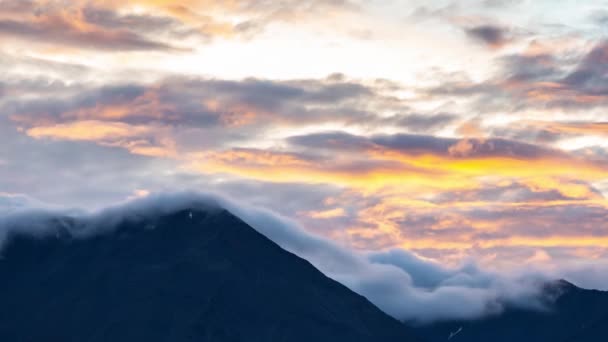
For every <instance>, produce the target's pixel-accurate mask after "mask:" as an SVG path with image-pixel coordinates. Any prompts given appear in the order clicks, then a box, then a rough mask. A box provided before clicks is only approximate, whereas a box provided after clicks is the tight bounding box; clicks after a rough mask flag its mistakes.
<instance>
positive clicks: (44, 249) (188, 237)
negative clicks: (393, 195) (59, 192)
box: [0, 208, 419, 342]
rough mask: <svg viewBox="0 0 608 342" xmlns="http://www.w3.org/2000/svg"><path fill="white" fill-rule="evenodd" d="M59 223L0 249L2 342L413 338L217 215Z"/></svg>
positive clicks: (302, 263)
mask: <svg viewBox="0 0 608 342" xmlns="http://www.w3.org/2000/svg"><path fill="white" fill-rule="evenodd" d="M65 222H67V226H63V228H61V229H55V230H54V231H55V232H56V233H55V234H45V235H44V236H32V235H28V234H19V233H14V234H12V235H11V237H10V238H9V241H8V242H7V243H6V245H5V247H4V249H3V251H2V254H3V256H4V258H3V259H2V260H1V261H0V277H2V278H6V279H7V281H3V282H2V283H1V284H0V306H2V307H4V308H7V309H6V310H3V313H0V337H4V338H3V340H11V341H36V340H41V339H46V340H48V339H49V338H50V339H54V340H62V341H107V340H113V341H132V340H147V341H192V340H198V341H269V340H272V341H310V340H314V339H320V340H332V341H361V342H367V341H370V342H371V341H387V342H388V341H406V342H407V341H412V342H413V341H419V339H418V338H417V337H416V336H415V334H414V333H413V332H412V331H411V330H410V329H409V328H407V327H406V326H404V325H402V324H401V323H400V322H398V321H396V320H395V319H393V318H392V317H389V316H388V315H386V314H385V313H383V312H382V311H380V310H379V309H378V308H376V307H375V306H374V305H373V304H371V302H369V301H368V300H367V299H365V297H363V296H360V295H358V294H356V293H354V292H352V291H351V290H349V289H348V288H347V287H345V286H344V285H342V284H339V283H337V282H335V281H333V280H331V279H330V278H328V277H327V276H325V275H323V274H322V273H321V272H320V271H318V270H317V269H316V268H314V266H313V265H312V264H310V263H309V262H308V261H306V260H304V259H302V258H299V257H298V256H296V255H295V254H292V253H290V252H288V251H285V250H283V249H282V248H281V247H280V246H278V245H277V244H276V243H274V242H272V241H271V240H269V239H268V238H266V237H265V236H263V235H262V234H260V233H259V232H257V231H256V230H255V229H253V228H251V227H250V226H248V225H247V224H246V223H245V222H243V221H242V220H241V219H239V218H238V217H236V216H235V215H233V214H232V213H230V212H229V211H227V210H225V209H220V210H218V211H216V212H210V211H201V210H197V209H196V208H188V209H182V210H179V211H176V212H174V213H173V214H170V215H167V214H163V215H160V216H158V217H157V219H154V220H150V218H143V219H135V220H123V221H122V222H119V223H118V224H117V226H116V227H115V228H114V231H113V232H111V233H99V234H94V235H91V236H88V237H87V238H85V239H82V238H80V237H78V236H77V235H73V234H72V233H71V232H72V231H73V230H74V228H75V227H77V226H78V220H75V221H64V223H65ZM64 223H61V224H60V226H61V225H62V224H64ZM28 327H35V329H28ZM24 334H25V336H24Z"/></svg>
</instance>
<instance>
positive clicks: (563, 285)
mask: <svg viewBox="0 0 608 342" xmlns="http://www.w3.org/2000/svg"><path fill="white" fill-rule="evenodd" d="M544 291H545V294H546V295H547V298H552V299H553V300H551V301H550V302H549V303H548V307H547V309H546V310H543V311H531V310H525V309H521V308H520V309H517V308H509V309H507V310H505V312H503V313H502V314H500V315H498V316H491V317H486V318H483V319H479V320H474V321H449V322H440V323H435V324H431V325H427V326H423V327H419V328H418V333H419V334H420V336H423V337H425V338H427V339H428V341H431V342H439V341H448V340H449V341H452V342H487V341H493V342H507V341H509V342H512V341H517V342H605V341H608V292H603V291H597V290H585V289H581V288H579V287H577V286H575V285H573V284H571V283H569V282H568V281H565V280H559V281H555V282H552V283H549V284H547V285H546V286H545V287H544Z"/></svg>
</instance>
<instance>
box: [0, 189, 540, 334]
mask: <svg viewBox="0 0 608 342" xmlns="http://www.w3.org/2000/svg"><path fill="white" fill-rule="evenodd" d="M15 200H17V199H15ZM33 208H34V207H23V208H21V209H19V210H17V211H16V212H13V213H12V214H10V215H6V216H4V217H3V218H2V220H1V221H0V241H2V243H3V244H6V243H10V237H11V236H12V235H13V234H32V235H34V236H38V237H40V238H44V237H45V236H48V235H54V234H58V233H60V230H62V229H63V230H64V233H65V231H67V232H69V234H71V235H72V236H74V237H76V238H87V237H90V236H92V235H95V234H111V231H112V229H113V227H115V226H117V225H118V224H119V223H120V222H123V221H124V220H129V221H135V222H137V221H140V220H143V221H145V220H146V219H153V218H154V217H157V216H162V215H165V214H170V213H173V212H175V211H179V210H183V209H201V208H202V209H204V210H217V209H221V208H226V209H227V210H229V211H231V212H233V213H235V214H236V215H237V216H239V217H240V218H242V219H243V220H244V221H245V222H247V223H249V224H250V225H252V226H253V227H254V228H255V229H256V230H258V231H259V232H261V233H262V234H264V235H266V236H267V237H269V238H270V239H272V240H273V241H274V242H276V243H278V244H279V245H280V246H282V247H283V248H285V249H287V250H288V251H291V252H293V253H296V254H297V255H299V256H301V257H303V258H306V259H307V260H309V261H310V262H312V263H313V264H314V265H315V266H316V267H318V268H319V269H320V270H321V271H323V272H324V273H325V274H327V275H328V276H330V277H332V278H334V279H336V280H338V281H340V282H342V283H344V284H345V285H346V286H348V287H350V288H351V289H352V290H354V291H356V292H358V293H361V294H363V295H364V296H366V297H367V298H368V299H370V300H371V301H372V302H374V303H375V304H376V305H378V306H379V307H380V308H381V309H383V310H384V311H386V312H387V313H389V314H391V315H393V316H394V317H396V318H398V319H401V320H407V321H413V322H417V323H424V322H429V321H433V320H437V319H450V318H465V319H466V318H475V317H479V316H483V315H488V314H496V313H499V312H500V311H501V310H502V309H503V308H504V306H508V305H517V306H522V307H528V308H530V309H542V308H543V305H544V304H546V301H547V300H549V298H545V297H543V295H542V293H541V292H540V286H541V284H542V281H543V280H542V278H531V277H527V276H526V277H523V276H520V277H515V276H513V277H505V276H501V275H498V274H493V273H489V272H486V271H482V270H480V269H478V268H477V267H475V266H474V265H473V264H468V265H464V266H462V267H459V268H456V269H448V268H444V267H442V266H440V265H438V264H435V263H433V262H430V261H425V260H423V259H420V258H419V257H417V256H415V255H413V254H411V253H409V252H407V251H405V250H393V251H388V252H383V253H374V254H370V255H366V254H361V253H357V252H353V251H350V250H348V249H346V248H343V247H340V246H338V245H336V244H335V243H333V242H331V241H329V240H326V239H324V238H320V237H317V236H314V235H311V234H309V233H306V232H305V231H303V230H302V229H301V228H300V227H298V225H297V224H296V223H295V222H293V221H291V220H289V219H286V218H284V217H281V216H278V215H276V214H275V213H272V212H271V211H268V210H264V209H260V208H256V207H252V206H247V205H244V204H240V203H237V202H235V201H232V200H228V199H226V198H223V197H220V196H217V195H212V194H196V193H176V194H164V195H152V196H147V197H145V198H142V199H138V200H133V201H129V202H127V203H124V204H120V205H116V206H113V207H110V208H106V209H103V210H100V211H98V212H95V213H86V212H82V211H78V210H73V209H72V210H69V211H65V210H59V209H55V210H49V209H33ZM142 229H143V228H142ZM463 308H465V309H463Z"/></svg>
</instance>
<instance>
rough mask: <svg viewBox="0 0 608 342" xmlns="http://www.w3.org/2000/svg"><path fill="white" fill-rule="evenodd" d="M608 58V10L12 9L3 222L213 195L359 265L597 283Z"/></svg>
mask: <svg viewBox="0 0 608 342" xmlns="http://www.w3.org/2000/svg"><path fill="white" fill-rule="evenodd" d="M178 3H179V4H178ZM607 36H608V1H605V0H597V1H596V0H593V1H592V0H589V1H580V0H579V1H575V0H462V1H456V0H453V1H452V0H425V1H414V0H382V1H380V0H371V1H358V0H282V1H271V0H226V1H212V0H200V1H196V0H184V1H180V2H174V1H164V0H135V1H124V0H123V1H114V0H95V1H80V0H65V1H60V0H32V1H27V0H0V139H1V140H0V142H1V144H0V212H7V211H9V212H10V211H12V210H16V209H18V208H20V207H23V206H31V205H37V204H41V203H46V204H49V205H54V206H61V207H66V206H67V207H76V208H85V209H96V208H100V207H103V206H106V205H108V204H112V203H117V202H120V201H125V200H128V199H132V198H136V197H142V196H146V195H148V194H151V193H160V192H171V191H180V190H190V191H200V192H214V193H220V194H223V195H226V196H229V197H231V198H235V199H238V200H240V201H244V202H247V203H249V204H253V205H256V206H260V207H263V208H267V209H269V210H272V211H274V212H276V213H278V214H280V215H283V216H285V217H287V218H291V219H293V220H295V221H296V222H298V223H299V224H300V225H301V226H302V227H303V228H304V229H306V230H308V231H310V232H312V233H314V234H317V235H321V236H324V237H327V238H329V239H331V240H333V241H335V242H336V243H338V244H340V245H342V246H345V247H348V248H352V249H355V250H360V251H362V252H373V251H383V250H389V249H396V248H397V249H398V248H402V249H405V250H408V251H411V252H413V253H415V254H416V255H418V256H420V257H422V258H426V259H430V260H435V261H438V262H441V263H443V264H446V265H455V264H459V263H462V262H464V261H466V260H475V262H477V263H479V264H480V265H485V266H486V267H496V268H500V269H503V268H504V269H511V268H513V267H522V266H523V267H538V268H544V269H554V268H556V267H562V266H563V265H570V266H572V267H580V268H579V269H581V270H584V269H585V267H586V266H592V265H597V264H603V263H608V200H607V196H608V111H607V110H608V40H606V37H607Z"/></svg>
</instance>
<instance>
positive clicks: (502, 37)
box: [465, 25, 510, 49]
mask: <svg viewBox="0 0 608 342" xmlns="http://www.w3.org/2000/svg"><path fill="white" fill-rule="evenodd" d="M465 32H466V34H467V35H468V36H469V37H471V38H473V39H475V40H476V41H479V42H481V43H483V44H485V45H487V46H489V47H491V48H495V49H497V48H501V47H503V46H504V45H505V44H507V43H508V42H509V40H510V38H508V34H507V30H506V29H504V28H502V27H498V26H494V25H481V26H475V27H472V28H467V29H465Z"/></svg>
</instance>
